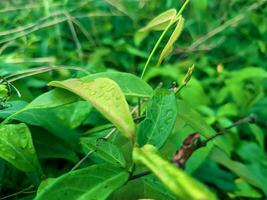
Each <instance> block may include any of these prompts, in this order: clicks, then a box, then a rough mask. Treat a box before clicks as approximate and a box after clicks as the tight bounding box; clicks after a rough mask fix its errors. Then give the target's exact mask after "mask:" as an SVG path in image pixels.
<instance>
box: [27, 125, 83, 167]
mask: <svg viewBox="0 0 267 200" xmlns="http://www.w3.org/2000/svg"><path fill="white" fill-rule="evenodd" d="M31 133H32V139H33V144H34V146H35V150H36V153H37V155H38V158H40V159H56V158H61V159H66V160H69V161H71V162H73V163H77V162H78V161H79V158H78V156H77V155H76V154H75V152H74V148H73V147H72V146H71V145H69V144H68V143H66V142H65V141H64V140H62V139H60V138H58V137H56V136H54V135H52V134H50V133H49V132H47V131H46V130H44V129H40V128H39V127H32V128H31ZM65 137H66V136H65ZM72 143H74V141H73V142H72Z"/></svg>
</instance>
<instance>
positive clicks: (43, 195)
mask: <svg viewBox="0 0 267 200" xmlns="http://www.w3.org/2000/svg"><path fill="white" fill-rule="evenodd" d="M127 180H128V173H127V172H125V171H123V170H122V169H120V168H117V167H114V166H112V165H107V164H101V165H93V166H90V167H88V168H84V169H80V170H76V171H72V172H69V173H66V174H64V175H62V176H60V177H58V178H55V179H52V180H50V181H48V182H47V183H45V184H41V187H42V188H40V189H39V193H38V194H37V197H36V198H35V200H48V199H49V200H58V199H64V200H74V199H75V200H89V199H97V200H104V199H107V197H108V196H109V195H110V194H111V193H112V192H114V191H115V190H116V189H118V188H119V187H121V186H122V185H123V184H124V183H125V182H126V181H127Z"/></svg>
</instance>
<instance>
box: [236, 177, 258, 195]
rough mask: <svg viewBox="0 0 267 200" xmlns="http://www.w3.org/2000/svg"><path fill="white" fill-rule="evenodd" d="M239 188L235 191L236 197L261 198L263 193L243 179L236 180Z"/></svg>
mask: <svg viewBox="0 0 267 200" xmlns="http://www.w3.org/2000/svg"><path fill="white" fill-rule="evenodd" d="M235 184H236V186H237V190H236V191H234V192H233V196H234V197H246V198H258V199H259V198H261V197H262V194H261V193H260V192H259V191H257V190H256V189H254V188H253V187H251V186H250V185H249V184H247V182H246V181H244V180H243V179H237V180H236V181H235Z"/></svg>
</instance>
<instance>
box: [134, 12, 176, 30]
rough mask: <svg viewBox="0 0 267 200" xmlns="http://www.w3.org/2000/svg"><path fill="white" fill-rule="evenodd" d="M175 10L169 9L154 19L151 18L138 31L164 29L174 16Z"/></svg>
mask: <svg viewBox="0 0 267 200" xmlns="http://www.w3.org/2000/svg"><path fill="white" fill-rule="evenodd" d="M175 15H176V10H175V9H173V8H172V9H169V10H167V11H165V12H163V13H161V14H159V15H158V16H156V17H155V18H154V19H152V20H151V21H150V22H149V23H148V24H147V25H146V26H145V27H144V28H142V29H140V30H139V32H145V31H151V30H164V29H165V28H166V27H167V26H168V24H169V23H170V22H171V21H172V20H173V19H174V18H175Z"/></svg>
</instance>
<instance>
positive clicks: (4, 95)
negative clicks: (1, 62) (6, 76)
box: [0, 84, 8, 100]
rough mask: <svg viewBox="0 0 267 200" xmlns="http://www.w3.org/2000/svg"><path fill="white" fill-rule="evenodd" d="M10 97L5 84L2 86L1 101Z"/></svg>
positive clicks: (0, 90) (0, 88)
mask: <svg viewBox="0 0 267 200" xmlns="http://www.w3.org/2000/svg"><path fill="white" fill-rule="evenodd" d="M7 97H8V88H7V86H6V85H5V84H0V100H2V99H5V98H7Z"/></svg>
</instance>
